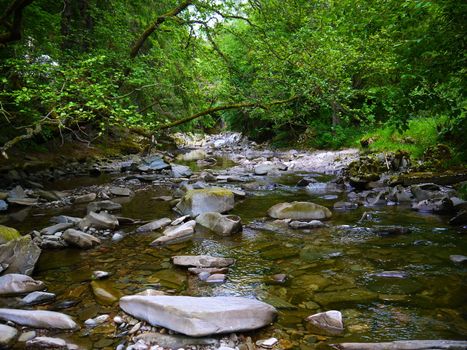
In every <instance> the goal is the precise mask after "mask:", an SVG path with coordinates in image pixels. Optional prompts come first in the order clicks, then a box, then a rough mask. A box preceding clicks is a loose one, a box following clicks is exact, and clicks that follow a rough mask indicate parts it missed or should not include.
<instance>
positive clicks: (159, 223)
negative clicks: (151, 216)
mask: <svg viewBox="0 0 467 350" xmlns="http://www.w3.org/2000/svg"><path fill="white" fill-rule="evenodd" d="M171 222H172V220H170V219H169V218H162V219H158V220H154V221H151V222H150V223H147V224H145V225H143V226H140V227H138V228H137V229H136V232H140V233H141V232H150V231H156V230H158V229H160V228H163V227H165V226H167V225H169V224H170V223H171Z"/></svg>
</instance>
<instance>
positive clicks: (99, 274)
mask: <svg viewBox="0 0 467 350" xmlns="http://www.w3.org/2000/svg"><path fill="white" fill-rule="evenodd" d="M109 276H110V273H108V272H107V271H93V273H92V278H94V279H96V280H102V279H105V278H107V277H109Z"/></svg>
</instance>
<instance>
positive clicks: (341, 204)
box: [333, 202, 358, 210]
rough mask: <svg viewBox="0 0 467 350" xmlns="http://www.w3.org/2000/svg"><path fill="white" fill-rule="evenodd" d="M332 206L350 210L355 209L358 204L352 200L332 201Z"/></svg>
mask: <svg viewBox="0 0 467 350" xmlns="http://www.w3.org/2000/svg"><path fill="white" fill-rule="evenodd" d="M333 208H334V209H338V210H351V209H357V208H358V204H357V203H352V202H336V203H334V205H333Z"/></svg>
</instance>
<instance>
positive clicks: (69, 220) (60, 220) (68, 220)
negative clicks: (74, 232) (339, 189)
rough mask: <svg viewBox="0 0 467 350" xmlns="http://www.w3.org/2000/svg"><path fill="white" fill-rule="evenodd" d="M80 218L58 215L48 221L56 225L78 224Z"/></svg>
mask: <svg viewBox="0 0 467 350" xmlns="http://www.w3.org/2000/svg"><path fill="white" fill-rule="evenodd" d="M80 221H81V218H77V217H74V216H67V215H58V216H54V217H52V218H51V219H50V222H55V223H57V224H75V225H76V224H79V222H80Z"/></svg>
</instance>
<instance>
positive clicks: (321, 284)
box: [6, 163, 467, 350]
mask: <svg viewBox="0 0 467 350" xmlns="http://www.w3.org/2000/svg"><path fill="white" fill-rule="evenodd" d="M226 164H227V163H226ZM302 175H304V174H295V175H284V176H282V177H279V178H266V179H265V180H264V181H265V182H266V183H277V184H279V185H278V186H276V187H275V188H274V189H272V190H256V191H247V197H246V199H244V200H242V201H238V202H237V203H236V207H235V209H234V210H233V212H232V214H236V215H239V216H240V217H241V218H242V220H243V223H244V225H245V226H244V230H243V233H241V234H238V235H235V236H232V237H220V236H216V235H214V234H211V233H208V232H198V233H197V234H196V237H195V239H194V240H193V241H192V242H189V243H182V244H178V245H172V246H169V247H166V248H153V247H150V246H149V243H150V242H151V241H152V240H154V239H155V238H156V237H158V236H159V235H160V233H157V232H156V233H151V234H136V233H134V234H131V235H128V236H126V237H125V238H124V239H123V240H122V241H119V242H111V241H110V240H107V241H104V243H103V244H102V245H101V246H99V247H97V248H95V249H92V250H78V249H65V250H57V251H54V250H48V251H43V253H42V256H41V258H40V261H39V264H38V266H37V267H36V270H35V274H34V276H33V277H34V278H35V279H39V280H42V281H44V282H45V283H46V285H47V287H48V290H49V291H51V292H53V293H56V294H57V301H56V303H54V304H52V305H49V306H43V308H46V309H59V308H60V307H61V306H63V304H64V302H67V303H68V304H69V305H73V304H74V303H76V305H74V306H71V307H68V308H65V309H60V310H59V311H61V312H65V313H67V314H69V315H71V316H73V317H75V318H76V319H77V320H79V323H80V324H82V322H83V321H84V320H86V319H88V318H90V317H95V316H97V315H98V314H101V313H110V314H111V315H112V316H114V315H116V314H117V313H118V312H120V310H119V307H118V304H114V305H104V304H103V303H101V302H99V301H97V300H96V299H95V297H94V295H93V293H92V290H91V287H90V282H91V276H92V272H93V271H95V270H103V271H108V272H110V273H111V277H110V278H109V279H108V280H105V281H103V282H99V283H102V284H103V285H104V287H105V288H108V289H109V290H113V291H114V292H116V293H119V294H120V295H125V294H134V293H136V292H139V291H142V290H144V289H146V288H151V287H154V288H158V289H161V290H163V291H168V292H169V293H171V294H174V295H194V296H200V295H206V296H215V295H236V296H247V297H254V298H258V299H260V300H263V301H265V302H268V303H270V304H272V305H274V306H276V308H278V309H279V317H278V319H277V322H276V323H275V324H274V325H272V326H270V327H268V328H266V329H263V330H261V331H258V332H255V333H252V334H250V335H251V336H252V337H253V339H254V340H256V339H261V338H265V337H269V336H275V337H277V338H278V339H284V340H285V339H286V340H287V342H285V344H289V346H290V347H292V348H301V349H302V350H306V349H312V348H314V342H316V341H319V340H322V341H323V340H324V341H325V342H329V343H333V342H343V341H346V342H350V341H362V342H379V341H387V340H403V339H466V338H467V321H466V315H467V308H466V305H467V304H466V286H467V280H466V276H467V269H466V268H465V267H463V266H460V265H455V264H454V263H453V262H452V261H450V259H449V256H450V255H452V254H465V252H466V251H467V237H465V236H463V235H460V234H459V233H458V232H456V230H455V229H453V228H452V227H449V225H448V224H447V219H448V218H444V217H442V216H439V215H431V214H422V213H418V212H414V211H411V210H410V208H408V207H404V206H381V207H372V208H365V207H360V208H358V209H356V210H349V211H336V210H333V217H332V219H331V220H329V221H328V222H327V223H328V224H329V227H326V228H319V229H312V230H291V229H289V228H286V227H278V226H274V225H272V221H271V220H268V219H266V218H265V217H266V212H267V209H268V208H269V207H271V206H272V205H274V204H276V203H280V202H290V201H294V200H309V201H313V202H316V203H318V204H322V205H325V206H327V207H329V208H332V205H333V203H334V202H336V201H338V200H340V199H342V198H345V193H344V192H337V193H335V192H331V193H326V191H322V192H321V193H315V194H310V193H309V192H307V191H306V190H305V189H304V188H300V187H296V186H295V185H294V184H295V183H296V181H297V179H300V178H301V176H302ZM322 179H324V178H322ZM325 179H326V180H329V177H326V178H325ZM109 180H110V178H105V179H99V178H97V179H96V178H89V179H88V178H81V179H79V181H77V180H75V179H72V180H68V181H65V182H63V181H62V182H61V183H56V184H52V185H50V189H66V188H71V187H75V186H78V185H90V184H92V183H100V182H105V181H109ZM171 191H172V190H171V189H170V188H167V187H164V186H150V188H147V189H145V190H141V191H137V192H136V194H135V195H134V196H133V197H132V198H130V199H122V200H121V203H122V205H123V209H122V211H121V213H119V215H121V216H125V217H130V218H133V219H142V220H153V219H157V218H161V217H170V218H176V214H175V213H174V212H173V211H172V210H171V208H170V205H169V204H168V203H167V202H161V201H155V200H152V198H153V197H157V196H162V195H169V194H171ZM327 195H328V196H327ZM329 195H334V196H329ZM326 198H333V199H326ZM364 212H371V216H372V219H371V220H369V221H365V222H363V223H359V219H360V218H361V217H362V214H363V213H364ZM85 213H86V205H85V204H83V205H81V206H74V207H72V208H66V209H50V210H40V209H33V210H31V211H30V212H29V213H28V216H27V217H26V218H23V221H22V222H12V221H10V222H8V223H6V224H7V225H11V226H14V227H16V228H18V229H19V230H21V231H22V232H29V231H31V230H32V229H41V228H43V227H46V226H49V225H50V223H49V218H50V217H51V216H54V215H57V214H66V215H73V216H79V217H82V216H84V215H85ZM374 225H401V226H404V227H409V228H410V229H411V230H412V232H411V233H410V234H406V235H391V236H381V235H378V234H376V233H374V232H371V231H369V230H365V229H362V227H372V226H374ZM134 228H135V227H134V226H125V227H123V230H124V231H132V230H134ZM183 254H187V255H198V254H209V255H214V256H223V257H232V258H235V259H236V264H235V265H234V266H233V267H232V268H231V269H230V272H229V274H228V280H227V282H226V283H223V284H207V283H204V282H201V281H198V279H197V278H196V277H194V276H191V275H189V273H188V272H187V271H186V270H185V269H179V268H176V267H174V266H173V265H172V264H171V262H170V257H171V256H173V255H183ZM388 271H395V272H394V273H387V272H388ZM382 272H386V273H384V274H381V273H382ZM280 273H284V274H287V275H288V280H287V281H286V282H285V283H283V284H278V283H275V282H274V281H273V279H272V278H271V276H273V275H275V274H280ZM330 309H336V310H339V311H341V312H342V313H343V317H344V324H345V328H346V332H345V334H344V336H343V337H329V338H327V339H324V338H320V337H318V338H316V337H312V336H310V333H309V331H307V329H306V324H305V322H304V318H305V317H307V316H309V315H311V314H313V313H316V312H319V311H325V310H330ZM57 334H59V335H60V336H62V337H63V338H67V339H70V340H72V341H73V342H75V343H77V344H80V345H83V346H85V347H88V348H93V349H98V348H115V346H116V345H118V344H119V343H120V342H121V339H120V338H114V336H115V334H116V332H115V327H114V326H110V325H109V324H106V325H104V326H100V327H97V328H95V329H94V330H92V331H90V332H88V331H87V330H86V329H84V328H83V329H82V330H81V331H79V332H76V333H73V334H71V333H68V334H60V333H57Z"/></svg>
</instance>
